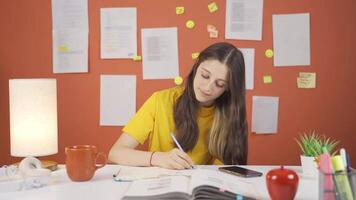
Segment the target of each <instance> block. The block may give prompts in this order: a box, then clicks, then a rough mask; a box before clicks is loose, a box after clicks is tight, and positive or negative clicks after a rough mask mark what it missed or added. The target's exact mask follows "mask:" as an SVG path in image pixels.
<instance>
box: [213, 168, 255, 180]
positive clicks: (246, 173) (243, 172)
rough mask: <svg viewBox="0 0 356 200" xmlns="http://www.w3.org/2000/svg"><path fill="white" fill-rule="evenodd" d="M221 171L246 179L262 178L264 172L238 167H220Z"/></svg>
mask: <svg viewBox="0 0 356 200" xmlns="http://www.w3.org/2000/svg"><path fill="white" fill-rule="evenodd" d="M219 170H220V171H223V172H226V173H229V174H233V175H236V176H241V177H246V178H249V177H258V176H262V172H258V171H254V170H251V169H246V168H243V167H238V166H227V167H219Z"/></svg>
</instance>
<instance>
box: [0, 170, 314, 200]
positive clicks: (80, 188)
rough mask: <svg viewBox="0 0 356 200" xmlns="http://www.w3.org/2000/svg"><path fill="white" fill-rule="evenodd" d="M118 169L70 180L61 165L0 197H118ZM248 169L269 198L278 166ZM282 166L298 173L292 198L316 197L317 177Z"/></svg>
mask: <svg viewBox="0 0 356 200" xmlns="http://www.w3.org/2000/svg"><path fill="white" fill-rule="evenodd" d="M119 168H120V166H119V165H107V166H105V167H104V168H102V169H99V170H98V171H97V172H96V173H95V175H94V177H93V179H91V180H90V181H87V182H72V181H71V180H70V179H69V178H68V176H67V174H66V171H65V167H64V166H63V165H62V166H60V169H59V170H57V171H55V172H52V180H51V183H50V185H48V186H45V187H42V188H37V189H30V190H24V191H17V192H5V193H0V200H12V199H14V200H16V199H19V200H30V199H33V200H42V199H43V200H49V199H51V200H72V199H73V200H78V199H84V200H91V199H93V200H98V199H99V200H111V199H112V200H118V199H120V197H122V196H123V194H124V192H125V190H126V189H127V187H128V186H129V182H115V181H113V178H112V175H113V174H114V173H115V172H117V170H118V169H119ZM198 168H205V169H207V168H208V169H213V170H214V169H217V166H198ZM247 168H250V169H254V170H257V171H260V172H263V176H262V177H258V178H247V179H246V178H242V179H243V180H244V181H247V182H251V183H252V184H254V186H255V188H256V189H257V190H258V193H259V194H260V195H261V196H262V199H269V195H268V192H267V187H266V174H267V172H268V171H269V170H270V169H274V168H278V166H247ZM285 168H287V169H293V170H295V171H296V172H297V173H298V176H299V187H298V192H297V195H296V198H295V199H303V200H308V199H318V180H317V178H308V177H304V176H303V175H302V174H301V168H300V167H299V166H290V167H288V166H287V167H285Z"/></svg>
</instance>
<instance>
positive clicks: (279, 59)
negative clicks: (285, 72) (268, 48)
mask: <svg viewBox="0 0 356 200" xmlns="http://www.w3.org/2000/svg"><path fill="white" fill-rule="evenodd" d="M272 18H273V48H274V66H298V65H310V17H309V13H301V14H283V15H273V17H272Z"/></svg>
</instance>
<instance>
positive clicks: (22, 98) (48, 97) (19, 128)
mask: <svg viewBox="0 0 356 200" xmlns="http://www.w3.org/2000/svg"><path fill="white" fill-rule="evenodd" d="M9 102H10V144H11V145H10V146H11V156H14V157H26V156H34V157H38V156H47V155H52V154H56V153H58V139H57V82H56V79H49V78H38V79H10V80H9ZM41 163H42V167H44V168H48V169H51V170H55V169H56V168H57V163H56V162H54V161H41Z"/></svg>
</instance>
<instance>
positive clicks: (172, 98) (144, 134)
mask: <svg viewBox="0 0 356 200" xmlns="http://www.w3.org/2000/svg"><path fill="white" fill-rule="evenodd" d="M182 93H183V88H182V87H174V88H170V89H166V90H161V91H158V92H155V93H154V94H153V95H152V96H151V97H150V98H148V99H147V101H146V102H145V103H144V104H143V106H142V107H141V108H140V109H139V111H138V112H137V113H136V115H135V116H134V117H133V118H132V119H131V120H130V122H129V123H128V124H127V125H126V126H125V127H124V128H123V132H125V133H127V134H128V135H130V136H131V137H133V138H135V139H136V140H137V141H138V142H139V143H141V144H143V143H144V142H145V141H146V140H147V139H149V147H148V148H149V151H161V152H166V151H170V150H172V149H173V148H174V147H175V145H174V142H173V140H172V138H171V136H170V132H172V133H174V130H175V124H174V119H173V107H174V104H175V102H176V100H177V99H178V97H179V96H180V95H182ZM214 111H215V107H208V108H205V107H201V108H200V110H199V111H198V116H197V124H198V127H199V138H198V142H197V144H196V145H195V147H194V148H193V149H192V150H191V151H189V152H187V154H188V155H189V156H190V157H191V159H192V160H193V162H194V164H197V165H204V164H212V163H213V158H212V156H211V155H210V154H209V151H208V146H207V134H208V133H209V130H210V128H211V125H212V122H213V119H214ZM214 163H216V162H214Z"/></svg>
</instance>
